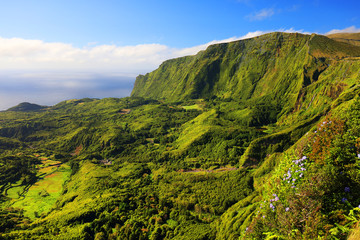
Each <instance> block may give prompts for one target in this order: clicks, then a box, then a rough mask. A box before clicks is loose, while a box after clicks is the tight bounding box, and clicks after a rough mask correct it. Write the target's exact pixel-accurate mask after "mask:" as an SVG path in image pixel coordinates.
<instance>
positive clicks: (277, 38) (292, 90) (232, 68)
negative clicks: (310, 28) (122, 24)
mask: <svg viewBox="0 0 360 240" xmlns="http://www.w3.org/2000/svg"><path fill="white" fill-rule="evenodd" d="M356 56H360V48H359V47H356V46H354V45H350V44H346V43H343V42H338V41H335V40H332V39H329V38H327V37H325V36H320V35H315V34H313V35H303V34H298V33H291V34H289V33H270V34H266V35H262V36H260V37H256V38H252V39H246V40H241V41H235V42H230V43H223V44H217V45H212V46H209V47H208V48H207V49H206V50H205V51H202V52H199V53H198V54H197V55H195V56H187V57H182V58H177V59H172V60H168V61H166V62H164V63H163V64H161V65H160V67H159V68H158V69H156V70H155V71H153V72H151V73H148V74H146V75H145V76H143V75H140V76H138V77H137V79H136V82H135V86H134V89H133V92H132V96H141V97H149V98H155V99H166V100H168V101H179V100H185V99H196V98H210V97H219V98H224V99H227V98H231V99H235V100H248V99H259V100H262V101H265V102H267V101H275V102H277V103H279V104H282V105H289V106H295V105H296V102H297V100H298V98H299V94H301V89H302V88H304V87H306V86H308V85H310V84H312V83H314V82H316V81H317V80H319V78H321V74H322V73H323V72H324V71H325V70H326V69H328V68H329V67H334V66H337V65H338V64H341V59H345V58H349V57H356ZM334 77H335V76H334Z"/></svg>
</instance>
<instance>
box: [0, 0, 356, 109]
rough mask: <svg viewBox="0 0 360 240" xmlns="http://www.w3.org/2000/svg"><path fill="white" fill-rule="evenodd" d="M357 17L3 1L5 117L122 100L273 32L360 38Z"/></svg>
mask: <svg viewBox="0 0 360 240" xmlns="http://www.w3.org/2000/svg"><path fill="white" fill-rule="evenodd" d="M359 12H360V3H359V1H355V0H354V1H346V0H345V1H338V0H336V1H334V0H330V1H329V0H327V1H325V0H293V1H285V0H278V1H265V0H207V1H205V0H182V1H178V0H171V1H169V0H167V1H165V0H131V1H129V0H127V1H122V0H117V1H116V0H101V1H100V0H86V1H84V0H71V1H70V0H61V1H60V0H58V1H55V0H11V1H1V5H0V85H1V86H2V87H1V88H0V110H1V109H5V108H7V107H10V106H12V105H14V104H16V103H18V102H21V101H31V102H36V103H39V104H48V105H51V104H54V103H56V102H58V101H61V100H65V99H69V98H80V97H122V96H126V95H129V93H130V91H131V88H132V84H133V82H134V79H135V77H136V75H138V74H143V73H146V72H148V71H151V70H153V69H155V68H156V67H157V66H158V65H159V64H160V63H161V62H162V61H164V60H166V59H168V58H173V57H179V56H184V55H189V54H195V53H196V52H197V51H199V50H202V49H204V48H206V47H207V46H208V45H209V44H212V43H217V42H223V41H231V40H237V39H242V38H246V37H252V36H257V35H259V34H263V33H267V32H270V31H290V32H293V31H298V32H303V33H312V32H315V33H319V34H325V33H328V32H330V31H333V30H334V29H337V30H339V31H351V32H358V31H360V29H359V27H360V14H359ZM344 29H345V30H344ZM85 86H86V87H85Z"/></svg>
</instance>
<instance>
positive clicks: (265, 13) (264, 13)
mask: <svg viewBox="0 0 360 240" xmlns="http://www.w3.org/2000/svg"><path fill="white" fill-rule="evenodd" d="M274 14H275V10H274V9H273V8H264V9H261V10H260V11H258V12H255V13H253V14H250V15H248V16H246V18H247V19H248V20H250V21H261V20H264V19H266V18H269V17H271V16H272V15H274Z"/></svg>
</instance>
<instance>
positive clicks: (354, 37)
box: [326, 33, 360, 46]
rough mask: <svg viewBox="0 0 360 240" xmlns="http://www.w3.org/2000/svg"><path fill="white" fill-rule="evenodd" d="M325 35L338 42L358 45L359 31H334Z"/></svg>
mask: <svg viewBox="0 0 360 240" xmlns="http://www.w3.org/2000/svg"><path fill="white" fill-rule="evenodd" d="M326 36H327V37H328V38H332V39H334V40H336V41H339V42H346V43H350V44H352V45H355V46H360V33H334V34H329V35H326Z"/></svg>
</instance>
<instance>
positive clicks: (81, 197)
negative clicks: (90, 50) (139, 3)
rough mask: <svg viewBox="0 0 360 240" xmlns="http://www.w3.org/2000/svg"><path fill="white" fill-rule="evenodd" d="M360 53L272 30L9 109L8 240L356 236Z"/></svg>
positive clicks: (2, 210) (4, 197)
mask: <svg viewBox="0 0 360 240" xmlns="http://www.w3.org/2000/svg"><path fill="white" fill-rule="evenodd" d="M359 57H360V48H358V47H356V46H354V45H349V44H347V43H344V42H337V41H334V40H331V39H329V38H327V37H325V36H318V35H311V36H310V35H302V34H285V33H272V34H267V35H263V36H260V37H257V38H253V39H247V40H243V41H237V42H232V43H226V44H219V45H214V46H210V47H209V48H208V49H207V50H205V51H202V52H200V53H199V54H197V55H196V56H189V57H184V58H179V59H172V60H169V61H166V62H165V63H163V64H162V65H161V66H160V67H159V69H157V70H155V71H154V72H152V73H149V74H146V75H145V76H139V77H138V78H137V80H136V83H135V88H134V91H133V94H132V97H127V98H122V99H117V98H106V99H101V100H100V99H90V98H86V99H79V100H78V99H74V100H68V101H64V102H61V103H59V104H57V105H55V106H52V107H46V108H41V109H38V110H30V109H29V108H23V104H22V105H20V107H19V106H17V107H15V108H11V109H9V110H8V111H5V112H0V150H1V151H0V239H346V238H347V237H349V238H353V239H356V238H357V236H358V235H359V220H360V208H359V206H360V205H359V204H360V201H359V200H358V199H360V195H359V192H360V167H359V166H360V158H359V157H360V128H359V126H360V124H359V123H360V114H359V113H360V97H359V93H360V87H359V79H360V75H359V74H360V60H359ZM145 97H149V98H145Z"/></svg>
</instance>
